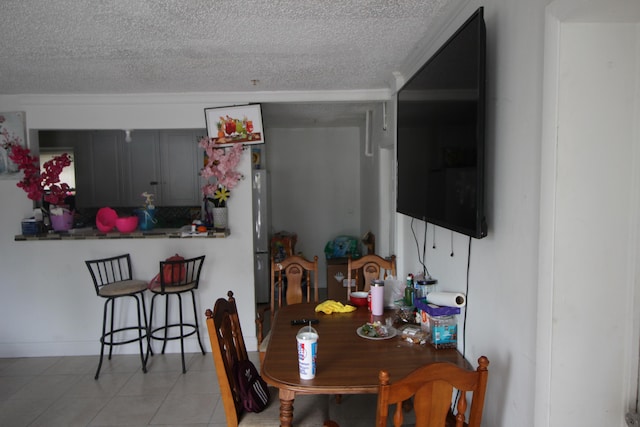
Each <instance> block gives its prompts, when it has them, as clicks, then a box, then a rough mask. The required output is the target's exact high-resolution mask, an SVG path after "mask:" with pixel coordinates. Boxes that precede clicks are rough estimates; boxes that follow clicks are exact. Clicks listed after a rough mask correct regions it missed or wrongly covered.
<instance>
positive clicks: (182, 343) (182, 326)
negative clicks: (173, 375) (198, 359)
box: [176, 294, 187, 374]
mask: <svg viewBox="0 0 640 427" xmlns="http://www.w3.org/2000/svg"><path fill="white" fill-rule="evenodd" d="M176 295H178V305H179V310H178V312H179V313H180V355H181V356H182V373H183V374H186V373H187V367H186V365H185V363H184V319H183V316H182V297H181V296H180V294H176Z"/></svg>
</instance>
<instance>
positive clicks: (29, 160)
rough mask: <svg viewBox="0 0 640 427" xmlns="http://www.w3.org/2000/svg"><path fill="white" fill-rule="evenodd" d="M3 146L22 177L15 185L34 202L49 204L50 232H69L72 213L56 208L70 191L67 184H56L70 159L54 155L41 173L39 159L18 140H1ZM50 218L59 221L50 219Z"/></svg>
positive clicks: (65, 155) (66, 155)
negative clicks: (51, 225)
mask: <svg viewBox="0 0 640 427" xmlns="http://www.w3.org/2000/svg"><path fill="white" fill-rule="evenodd" d="M3 147H4V148H5V149H6V150H7V151H8V152H9V158H10V159H11V161H13V162H14V163H15V164H16V165H17V166H18V170H19V171H22V172H23V174H24V175H23V177H22V180H20V181H19V182H18V183H17V184H16V185H17V186H18V187H19V188H22V189H23V190H24V191H25V192H26V193H27V197H28V198H29V199H31V200H33V201H36V202H40V201H42V200H43V199H44V201H45V202H48V203H49V204H50V209H49V213H50V215H52V224H53V226H54V229H56V230H68V229H70V228H71V226H72V225H73V214H72V213H71V211H69V210H68V209H66V208H64V207H61V206H60V205H63V204H64V200H65V198H66V197H67V196H68V195H69V192H70V190H71V189H70V188H69V185H68V184H67V183H64V182H60V174H61V173H62V170H63V169H64V168H65V167H67V166H69V165H71V157H70V156H69V155H68V154H67V153H63V154H60V155H58V156H55V157H53V158H52V159H51V160H49V161H46V162H45V163H44V164H43V165H42V167H43V168H44V171H41V170H40V159H39V158H38V157H37V156H33V155H31V150H29V149H28V148H25V147H23V146H21V145H20V141H6V140H5V143H4V144H3ZM54 216H59V218H55V220H53V217H54Z"/></svg>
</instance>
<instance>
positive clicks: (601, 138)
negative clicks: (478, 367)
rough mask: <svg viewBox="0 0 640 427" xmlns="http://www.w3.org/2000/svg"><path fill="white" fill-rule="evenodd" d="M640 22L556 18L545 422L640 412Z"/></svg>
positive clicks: (590, 421) (544, 293)
mask: <svg viewBox="0 0 640 427" xmlns="http://www.w3.org/2000/svg"><path fill="white" fill-rule="evenodd" d="M566 4H567V2H559V5H555V6H562V5H566ZM617 6H620V3H618V4H617ZM636 9H638V8H636ZM551 12H553V10H552V11H551ZM639 16H640V15H637V14H636V15H635V18H634V17H633V15H630V16H625V17H624V20H625V21H626V20H628V19H629V18H631V19H635V22H636V23H625V24H623V23H599V22H598V20H599V19H594V21H595V22H596V23H576V22H570V21H571V19H575V15H573V16H570V17H566V16H565V17H560V16H558V15H557V14H556V15H554V14H553V13H550V16H549V19H548V25H549V27H552V32H553V37H551V38H550V39H551V40H550V43H549V48H550V49H549V50H550V51H549V52H548V55H547V57H548V58H551V59H556V60H555V61H554V63H553V66H551V67H548V68H547V74H548V80H549V84H550V85H554V86H555V87H553V86H551V87H550V88H549V91H548V96H549V98H550V99H549V106H550V107H549V108H548V110H550V111H548V113H549V114H548V115H545V119H548V124H547V125H546V127H547V128H548V133H547V134H546V136H548V138H546V139H545V141H544V145H545V147H546V151H545V157H543V160H544V163H543V170H548V171H549V172H551V173H552V175H553V178H551V179H548V180H546V181H545V186H544V187H543V190H545V191H544V193H543V194H544V196H543V198H544V199H545V200H544V204H543V206H544V207H545V209H543V210H542V211H541V212H542V215H543V217H542V221H543V224H544V227H543V233H542V234H541V247H540V253H541V266H542V269H541V271H542V272H543V274H541V282H540V295H541V301H545V302H546V304H545V305H544V306H541V307H540V310H539V320H540V326H541V328H542V327H544V329H541V330H540V334H539V358H540V360H541V361H543V362H544V363H541V364H540V369H539V372H538V375H539V381H538V385H539V387H540V388H542V387H544V388H548V390H549V391H550V393H549V394H548V396H547V398H544V397H543V398H541V399H540V400H541V402H539V405H540V408H539V411H540V413H539V414H537V415H538V416H539V417H538V420H539V422H540V425H543V424H544V425H549V426H566V425H582V426H594V427H595V426H605V425H606V426H624V425H625V422H624V414H625V412H626V411H627V410H635V395H636V390H635V386H636V379H637V364H638V335H637V334H638V331H637V328H638V325H637V309H634V301H637V299H638V295H637V293H636V291H635V290H636V289H637V271H636V270H637V267H636V264H637V243H638V238H637V236H638V235H637V229H638V220H637V216H638V200H639V196H638V192H639V191H638V190H639V189H640V185H639V178H638V172H639V171H640V169H639V166H640V163H639V162H638V155H639V153H640V151H639V150H640V144H639V141H638V134H637V129H638V124H639V121H638V83H639V80H638V75H639V74H638V71H639V69H638V59H639V58H640V56H639V55H638V52H639V47H640V43H639V42H640V38H639V35H638V34H639V32H638V29H639V28H638V24H637V20H638V17H639ZM596 18H600V19H602V16H596ZM552 106H553V107H552ZM594 384H597V386H595V387H594ZM577 390H579V393H576V391H577ZM576 395H578V396H579V397H578V398H576ZM543 404H544V405H543ZM542 406H546V407H542Z"/></svg>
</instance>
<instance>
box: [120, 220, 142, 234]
mask: <svg viewBox="0 0 640 427" xmlns="http://www.w3.org/2000/svg"><path fill="white" fill-rule="evenodd" d="M137 227H138V217H137V216H125V217H122V218H118V219H116V228H117V229H118V231H119V232H121V233H131V232H132V231H135V229H136V228H137Z"/></svg>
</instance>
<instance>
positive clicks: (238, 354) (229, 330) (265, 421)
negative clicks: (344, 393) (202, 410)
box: [205, 291, 329, 427]
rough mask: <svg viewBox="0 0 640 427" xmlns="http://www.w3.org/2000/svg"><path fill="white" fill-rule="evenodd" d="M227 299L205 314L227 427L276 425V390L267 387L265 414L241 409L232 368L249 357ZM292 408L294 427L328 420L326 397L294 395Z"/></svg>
mask: <svg viewBox="0 0 640 427" xmlns="http://www.w3.org/2000/svg"><path fill="white" fill-rule="evenodd" d="M227 296H228V297H229V298H228V299H224V298H219V299H218V300H217V301H216V302H215V304H214V306H213V310H211V309H207V311H206V313H205V315H206V318H207V321H206V323H207V330H208V332H209V340H210V342H211V354H212V356H213V363H214V365H215V369H216V375H217V377H218V384H219V386H220V395H221V396H220V397H221V399H222V405H223V407H224V412H225V416H226V421H227V426H229V427H237V426H240V427H251V426H279V425H280V402H279V399H278V390H277V389H276V388H273V387H269V391H270V399H269V404H268V405H267V408H266V409H265V410H264V411H262V412H259V413H255V412H246V411H244V409H243V405H242V399H241V396H240V388H239V385H238V381H237V380H236V377H235V375H234V366H235V364H237V363H238V362H239V361H244V360H248V355H247V349H246V347H245V343H244V337H243V335H242V328H241V327H240V319H239V318H238V309H237V306H236V300H235V298H234V297H233V292H232V291H229V292H227ZM293 351H295V346H294V347H293ZM295 408H296V410H295V414H294V424H295V425H296V426H301V427H302V426H305V427H317V426H321V425H324V423H325V421H327V420H328V414H329V408H328V398H327V396H326V395H303V396H296V399H295Z"/></svg>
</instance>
